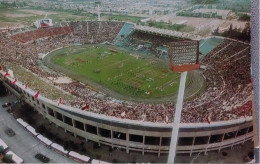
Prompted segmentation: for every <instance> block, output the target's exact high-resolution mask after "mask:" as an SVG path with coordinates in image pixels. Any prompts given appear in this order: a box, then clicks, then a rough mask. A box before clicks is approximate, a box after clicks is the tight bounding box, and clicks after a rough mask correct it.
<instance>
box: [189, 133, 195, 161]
mask: <svg viewBox="0 0 260 164" xmlns="http://www.w3.org/2000/svg"><path fill="white" fill-rule="evenodd" d="M194 143H195V137H193V138H192V145H191V149H190V157H191V156H192V150H193V145H194Z"/></svg>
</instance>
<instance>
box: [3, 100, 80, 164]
mask: <svg viewBox="0 0 260 164" xmlns="http://www.w3.org/2000/svg"><path fill="white" fill-rule="evenodd" d="M12 99H13V98H12V97H11V96H8V97H0V131H1V133H0V138H1V139H2V140H3V141H4V142H5V143H6V144H7V145H8V147H9V150H11V151H13V152H14V153H15V154H17V155H18V156H19V157H20V158H22V159H23V160H24V162H25V163H39V162H40V161H39V160H38V159H36V158H35V157H34V156H35V155H36V154H37V153H41V154H43V155H45V156H47V157H48V158H50V162H51V163H75V161H74V160H72V159H70V158H67V157H65V156H62V155H61V154H58V153H56V152H55V151H53V150H51V149H50V148H47V147H45V145H44V144H43V143H41V142H39V141H38V140H37V139H36V138H34V137H33V136H32V134H30V133H29V132H27V131H26V130H25V129H23V127H22V126H21V125H20V124H18V122H17V121H16V120H15V119H14V117H13V116H12V115H11V114H9V113H8V112H7V111H6V110H7V109H6V108H2V104H3V103H4V102H10V100H12ZM7 128H11V129H12V130H13V131H14V132H15V133H16V135H15V136H13V137H8V136H7V135H6V134H5V133H4V131H5V130H6V129H7Z"/></svg>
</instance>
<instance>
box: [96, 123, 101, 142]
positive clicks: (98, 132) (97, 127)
mask: <svg viewBox="0 0 260 164" xmlns="http://www.w3.org/2000/svg"><path fill="white" fill-rule="evenodd" d="M97 135H98V136H100V134H99V127H97ZM98 146H101V144H100V141H99V140H98Z"/></svg>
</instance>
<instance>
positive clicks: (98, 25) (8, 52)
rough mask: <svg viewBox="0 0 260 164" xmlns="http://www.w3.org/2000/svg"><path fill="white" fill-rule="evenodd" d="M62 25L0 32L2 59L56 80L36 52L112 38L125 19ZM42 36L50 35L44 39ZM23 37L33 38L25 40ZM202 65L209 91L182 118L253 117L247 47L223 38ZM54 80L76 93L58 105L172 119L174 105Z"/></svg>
mask: <svg viewBox="0 0 260 164" xmlns="http://www.w3.org/2000/svg"><path fill="white" fill-rule="evenodd" d="M61 26H62V27H59V29H60V30H59V32H56V33H55V32H53V30H47V29H45V30H44V29H39V30H34V31H33V32H25V33H20V34H16V35H12V36H10V33H11V32H10V31H9V32H2V33H0V38H1V39H0V61H4V62H11V63H14V64H17V65H21V66H22V67H24V68H26V69H28V70H30V71H32V72H33V73H35V74H37V75H38V76H40V77H42V78H45V79H50V77H51V78H53V79H55V78H57V77H58V76H59V75H57V74H53V73H49V72H46V71H44V70H42V69H41V68H40V67H39V66H38V64H37V63H38V62H37V61H38V60H40V59H39V56H38V54H40V53H47V52H50V51H51V50H53V49H56V48H59V47H63V46H66V45H72V44H75V43H81V44H90V43H103V42H111V41H113V39H114V38H115V37H116V35H117V34H118V33H119V31H120V29H121V28H122V26H123V23H122V22H98V21H97V22H95V21H88V22H86V21H83V22H63V23H61ZM43 30H44V31H45V32H47V33H48V32H50V33H49V34H42V35H37V36H36V35H34V34H35V33H37V34H41V33H42V31H43ZM61 31H64V32H61ZM65 31H66V32H65ZM45 32H44V33H45ZM54 33H55V35H54ZM56 34H57V35H56ZM42 36H48V37H44V38H42ZM144 36H145V35H144ZM156 38H157V36H154V37H153V38H152V39H153V40H155V41H156ZM158 38H160V37H158ZM24 41H26V42H27V41H32V42H31V43H29V44H23V43H25V42H24ZM156 42H158V43H159V42H161V41H160V40H159V41H156ZM201 64H202V65H205V66H206V68H205V69H204V70H203V75H204V76H205V77H206V83H207V90H206V91H205V92H204V93H203V94H202V95H200V96H198V97H196V98H194V99H193V100H189V101H186V102H185V103H184V104H183V110H182V117H181V122H186V123H196V122H207V117H209V116H210V117H211V120H212V121H222V120H232V119H237V118H240V117H246V116H251V115H252V100H251V96H252V84H251V77H250V48H249V45H248V44H245V43H242V42H238V41H233V40H229V39H226V40H224V42H223V43H222V44H220V45H219V46H218V47H216V48H215V49H213V50H212V51H211V52H210V53H208V54H207V55H206V56H205V57H204V58H203V59H202V61H201ZM52 83H53V85H56V86H57V87H59V88H61V89H62V90H65V91H67V92H69V93H71V94H72V95H74V96H75V97H77V98H75V99H74V100H65V99H64V100H63V102H62V103H63V104H65V105H70V106H72V107H75V108H78V110H81V108H82V107H83V106H85V107H86V106H87V108H84V110H86V111H90V112H94V113H99V114H105V115H108V116H115V117H119V118H122V119H131V120H141V121H150V122H165V123H170V122H173V115H174V111H175V104H174V103H165V104H145V103H135V102H129V101H123V100H116V99H114V98H112V97H110V96H108V95H105V94H103V93H102V92H95V91H93V90H91V89H88V88H87V87H86V86H85V85H84V84H82V83H80V82H78V81H73V82H72V83H69V84H65V83H64V84H57V83H55V82H54V81H53V82H52ZM29 87H30V86H29ZM42 89H44V88H42Z"/></svg>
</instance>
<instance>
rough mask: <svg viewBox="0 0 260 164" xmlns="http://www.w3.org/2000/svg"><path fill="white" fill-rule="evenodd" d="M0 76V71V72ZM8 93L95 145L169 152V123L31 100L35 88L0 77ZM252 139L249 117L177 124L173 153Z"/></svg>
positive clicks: (218, 148) (128, 149) (39, 99)
mask: <svg viewBox="0 0 260 164" xmlns="http://www.w3.org/2000/svg"><path fill="white" fill-rule="evenodd" d="M0 77H1V74H0ZM0 80H1V81H2V82H3V85H4V86H5V87H6V89H7V90H8V92H9V93H10V94H12V95H14V96H16V97H17V98H18V99H20V100H21V101H25V102H26V103H28V104H30V105H31V106H32V107H34V109H35V110H37V111H38V112H39V113H40V114H42V115H43V117H44V118H47V119H48V120H49V121H50V122H52V123H54V124H56V125H57V126H59V127H61V128H63V129H64V130H65V131H69V132H72V133H74V135H75V136H76V135H78V136H81V137H83V138H85V139H86V140H92V141H94V142H97V143H99V144H104V145H109V146H111V147H118V148H121V149H124V150H125V151H126V152H127V153H129V151H140V152H142V153H143V154H144V153H146V152H152V153H157V154H158V156H160V154H162V153H168V152H169V146H170V139H171V138H170V137H171V131H172V126H171V124H165V123H152V122H142V121H136V120H126V119H119V118H115V117H108V116H105V115H100V114H95V113H91V112H87V111H81V110H80V109H76V108H72V107H69V106H66V105H62V104H61V105H59V106H58V104H57V102H53V101H52V100H49V99H48V98H46V97H43V96H41V95H40V96H39V97H38V98H37V99H34V95H35V92H36V91H33V90H31V89H30V88H28V89H24V85H23V84H22V83H20V82H17V83H16V85H15V86H12V85H11V81H12V80H13V79H9V78H3V76H2V78H1V79H0ZM252 138H253V124H252V117H246V118H241V119H237V120H230V121H221V122H212V123H210V124H208V123H181V124H180V130H179V138H178V145H177V153H187V154H190V155H192V153H198V152H200V153H201V152H204V153H205V154H207V152H208V151H214V150H217V151H219V152H220V150H221V149H223V148H227V147H230V148H233V146H235V145H238V144H243V143H244V142H245V141H248V140H252Z"/></svg>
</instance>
